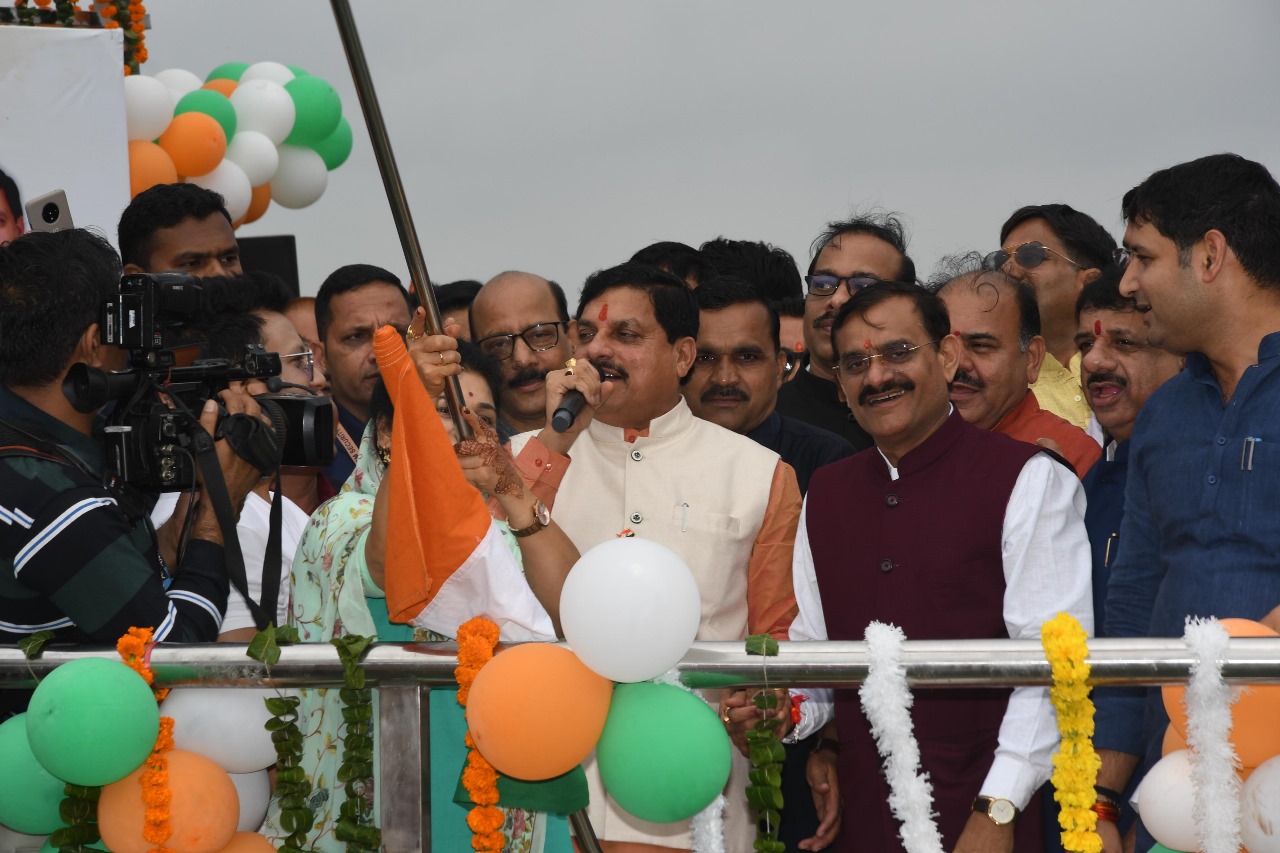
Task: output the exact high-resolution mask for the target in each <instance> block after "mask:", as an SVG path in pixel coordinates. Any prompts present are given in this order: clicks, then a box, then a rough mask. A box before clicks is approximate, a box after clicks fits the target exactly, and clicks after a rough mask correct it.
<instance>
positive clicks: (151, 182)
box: [129, 139, 178, 198]
mask: <svg viewBox="0 0 1280 853" xmlns="http://www.w3.org/2000/svg"><path fill="white" fill-rule="evenodd" d="M177 182H178V170H177V169H176V168H175V167H174V165H173V160H172V159H171V158H170V157H169V155H168V154H166V153H165V151H164V149H163V148H161V147H160V146H159V145H156V144H155V143H154V142H147V141H146V140H145V139H131V140H129V198H133V197H134V196H135V195H137V194H138V193H140V192H142V191H143V190H149V189H151V188H152V187H154V186H155V185H156V184H176V183H177Z"/></svg>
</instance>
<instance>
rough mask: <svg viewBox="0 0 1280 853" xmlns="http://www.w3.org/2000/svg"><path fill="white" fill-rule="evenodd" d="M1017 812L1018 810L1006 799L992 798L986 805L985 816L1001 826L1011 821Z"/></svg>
mask: <svg viewBox="0 0 1280 853" xmlns="http://www.w3.org/2000/svg"><path fill="white" fill-rule="evenodd" d="M1017 814H1018V810H1017V809H1015V808H1014V807H1013V803H1011V802H1009V801H1008V800H992V801H991V804H990V805H989V806H987V817H989V818H991V819H992V820H993V821H995V822H996V823H998V824H1000V825H1001V826H1004V825H1005V824H1007V823H1013V819H1014V818H1015V817H1017Z"/></svg>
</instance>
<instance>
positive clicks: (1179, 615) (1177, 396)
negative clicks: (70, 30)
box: [1097, 154, 1280, 850]
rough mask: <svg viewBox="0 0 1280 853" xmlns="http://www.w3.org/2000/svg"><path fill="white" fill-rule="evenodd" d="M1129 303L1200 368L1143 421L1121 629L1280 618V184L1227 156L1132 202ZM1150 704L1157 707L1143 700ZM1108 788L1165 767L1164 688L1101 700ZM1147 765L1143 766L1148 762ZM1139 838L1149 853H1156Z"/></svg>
mask: <svg viewBox="0 0 1280 853" xmlns="http://www.w3.org/2000/svg"><path fill="white" fill-rule="evenodd" d="M1121 210H1122V212H1123V214H1124V219H1125V222H1126V228H1125V234H1124V246H1125V248H1124V251H1123V252H1122V253H1119V254H1121V258H1120V260H1121V261H1122V262H1124V264H1125V272H1124V277H1123V278H1122V279H1121V281H1120V293H1121V294H1123V295H1124V296H1127V297H1132V298H1133V299H1134V301H1135V302H1136V304H1137V307H1138V310H1139V311H1145V312H1146V313H1145V319H1146V322H1147V328H1148V340H1149V342H1150V343H1151V344H1153V345H1156V346H1161V347H1164V348H1166V349H1168V350H1171V351H1173V352H1177V353H1185V354H1186V369H1185V370H1183V371H1182V372H1181V373H1179V374H1178V375H1176V376H1174V377H1173V378H1172V379H1170V380H1168V381H1167V382H1165V383H1164V385H1162V386H1161V387H1160V389H1159V390H1158V391H1156V393H1154V394H1152V395H1151V397H1150V398H1149V399H1148V400H1147V403H1146V405H1145V406H1144V407H1143V408H1142V411H1141V412H1140V413H1139V414H1138V417H1137V421H1136V422H1135V424H1134V427H1133V434H1132V437H1131V438H1130V440H1129V476H1128V480H1127V481H1126V486H1125V504H1124V507H1125V512H1124V520H1123V521H1122V522H1121V524H1120V536H1119V540H1118V545H1119V554H1118V556H1116V557H1115V558H1114V559H1113V560H1112V563H1111V576H1110V580H1109V583H1108V588H1107V603H1106V623H1105V626H1104V627H1105V630H1106V631H1107V633H1108V635H1110V636H1115V637H1177V636H1181V635H1182V633H1183V631H1184V630H1185V628H1184V626H1185V622H1186V619H1187V618H1189V617H1191V618H1194V617H1209V616H1213V617H1217V618H1219V619H1223V618H1228V617H1238V618H1243V619H1253V620H1259V621H1263V622H1266V623H1269V624H1271V626H1272V627H1273V628H1274V627H1276V623H1277V621H1278V619H1280V607H1277V604H1280V563H1278V562H1277V560H1276V554H1277V553H1280V477H1277V476H1276V475H1275V468H1276V464H1275V463H1276V456H1275V451H1274V447H1275V445H1276V444H1277V443H1278V442H1280V433H1277V432H1276V428H1277V426H1276V425H1277V424H1280V384H1277V375H1278V374H1277V371H1280V332H1277V330H1278V329H1280V242H1277V240H1276V233H1277V230H1278V229H1280V184H1278V183H1277V182H1276V180H1275V178H1274V177H1273V176H1272V175H1271V173H1270V172H1269V171H1268V170H1267V168H1266V167H1265V166H1263V165H1262V164H1260V163H1256V162H1253V161H1250V160H1246V159H1244V158H1243V157H1240V156H1239V155H1236V154H1215V155H1212V156H1209V157H1202V158H1200V159H1198V160H1192V161H1190V162H1188V163H1181V164H1179V165H1176V166H1171V167H1169V168H1167V169H1161V170H1160V171H1158V172H1155V173H1154V174H1152V175H1151V176H1149V177H1148V178H1147V179H1146V180H1144V181H1143V182H1142V183H1141V184H1139V185H1138V186H1137V187H1135V188H1133V189H1132V190H1130V191H1129V192H1127V193H1125V195H1124V198H1123V200H1122V202H1121ZM1141 693H1146V696H1145V697H1144V696H1141V695H1137V694H1141ZM1097 702H1098V711H1099V719H1098V738H1099V743H1103V744H1107V745H1108V747H1109V748H1105V749H1102V750H1100V753H1099V754H1100V755H1101V757H1102V769H1101V770H1100V771H1099V775H1098V784H1099V785H1102V786H1105V787H1107V788H1111V789H1114V790H1117V791H1122V790H1124V788H1125V787H1126V784H1127V783H1129V782H1130V781H1131V778H1132V779H1140V778H1141V777H1142V775H1143V774H1144V773H1145V771H1146V768H1149V767H1150V766H1151V765H1152V764H1153V763H1155V761H1157V760H1159V758H1160V747H1161V741H1162V738H1163V734H1164V730H1165V727H1166V725H1167V722H1168V716H1167V714H1166V713H1165V711H1164V706H1163V703H1162V702H1161V699H1160V692H1159V690H1147V691H1137V692H1136V694H1135V692H1132V691H1131V692H1129V693H1127V694H1120V695H1117V694H1116V693H1113V692H1112V691H1100V694H1099V697H1098V700H1097ZM1140 765H1141V766H1140ZM1151 844H1152V841H1151V840H1150V836H1149V835H1148V834H1147V833H1146V832H1145V830H1144V828H1143V827H1141V826H1139V831H1138V836H1137V845H1138V847H1137V849H1139V850H1146V849H1147V848H1148V847H1149V846H1151Z"/></svg>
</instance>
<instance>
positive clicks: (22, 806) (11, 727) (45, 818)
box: [0, 714, 64, 835]
mask: <svg viewBox="0 0 1280 853" xmlns="http://www.w3.org/2000/svg"><path fill="white" fill-rule="evenodd" d="M0 767H3V768H4V772H3V773H0V824H3V825H4V826H7V827H9V828H10V829H13V830H17V831H18V832H23V833H26V834H27V835H46V834H48V833H50V832H53V831H54V830H55V829H57V828H58V827H60V826H62V818H61V816H59V814H58V803H60V802H62V798H63V796H64V792H63V787H64V785H63V782H62V780H61V779H58V778H56V777H55V776H54V775H53V774H52V773H50V772H49V771H48V770H45V769H44V767H43V766H41V764H40V762H39V761H36V757H35V756H34V755H33V754H32V753H31V744H30V743H29V742H28V741H27V715H26V714H18V715H17V716H14V717H10V718H9V719H7V720H5V721H4V722H3V723H0Z"/></svg>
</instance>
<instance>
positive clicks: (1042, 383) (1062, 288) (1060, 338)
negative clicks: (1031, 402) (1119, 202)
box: [985, 204, 1116, 429]
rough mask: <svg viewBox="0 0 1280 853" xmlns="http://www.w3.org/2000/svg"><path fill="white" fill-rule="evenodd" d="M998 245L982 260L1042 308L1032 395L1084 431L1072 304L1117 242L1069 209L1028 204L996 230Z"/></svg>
mask: <svg viewBox="0 0 1280 853" xmlns="http://www.w3.org/2000/svg"><path fill="white" fill-rule="evenodd" d="M1000 245H1001V247H1002V248H1000V249H997V250H996V251H994V252H992V253H991V254H989V255H987V256H986V259H985V261H986V264H987V267H988V268H989V269H1002V270H1004V271H1005V272H1006V273H1008V274H1009V275H1011V276H1013V277H1014V278H1016V279H1018V280H1019V281H1025V282H1026V283H1027V284H1029V285H1031V288H1032V289H1033V290H1034V291H1035V294H1036V303H1037V304H1038V305H1039V307H1040V322H1041V324H1042V327H1043V333H1044V339H1045V355H1044V362H1043V364H1041V366H1040V375H1039V377H1037V379H1036V381H1035V383H1034V384H1033V385H1032V386H1031V389H1032V390H1033V391H1035V392H1036V397H1037V399H1038V400H1040V403H1041V405H1042V406H1044V408H1045V409H1047V410H1048V411H1050V412H1053V413H1054V414H1055V415H1058V416H1059V417H1062V418H1063V419H1065V420H1066V421H1068V422H1070V423H1072V424H1075V425H1076V426H1078V427H1080V428H1081V429H1088V428H1089V407H1088V405H1087V403H1086V401H1085V399H1084V392H1083V390H1082V389H1081V387H1080V353H1078V352H1077V351H1076V349H1075V342H1074V340H1073V339H1074V336H1075V329H1076V326H1075V320H1076V316H1075V304H1076V297H1077V296H1079V294H1080V289H1081V288H1082V287H1084V286H1085V285H1086V284H1087V283H1089V282H1090V281H1092V280H1093V279H1094V278H1096V277H1097V275H1098V273H1099V271H1100V270H1102V268H1103V267H1105V266H1107V265H1108V264H1110V263H1111V253H1112V252H1114V251H1115V248H1116V241H1115V238H1114V237H1112V236H1111V235H1110V234H1109V233H1107V229H1105V228H1103V227H1102V226H1101V225H1099V224H1098V223H1097V222H1096V221H1095V220H1094V218H1093V217H1092V216H1089V214H1087V213H1082V212H1080V211H1078V210H1076V209H1075V208H1073V207H1071V206H1070V205H1067V204H1031V205H1027V206H1026V207H1021V208H1019V209H1018V210H1015V211H1014V212H1013V214H1012V215H1010V216H1009V218H1008V219H1007V220H1005V223H1004V225H1002V226H1000Z"/></svg>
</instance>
